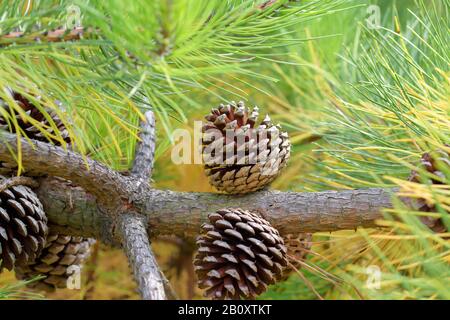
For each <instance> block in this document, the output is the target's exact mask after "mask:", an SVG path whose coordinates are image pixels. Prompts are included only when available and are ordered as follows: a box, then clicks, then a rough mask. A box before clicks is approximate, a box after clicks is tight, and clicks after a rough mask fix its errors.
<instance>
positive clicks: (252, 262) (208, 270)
mask: <svg viewBox="0 0 450 320" xmlns="http://www.w3.org/2000/svg"><path fill="white" fill-rule="evenodd" d="M208 219H209V221H210V224H204V225H203V226H202V234H201V235H200V236H199V237H198V239H197V245H198V247H199V248H198V252H197V254H196V257H195V260H194V265H195V271H196V273H197V276H198V279H199V287H200V288H202V289H207V290H206V292H205V296H207V297H210V298H213V299H236V300H237V299H240V298H241V297H242V298H254V297H256V296H257V295H259V294H261V293H263V292H264V291H265V290H266V289H267V285H269V284H273V283H275V282H276V281H277V280H279V279H280V277H281V276H282V273H283V270H284V268H285V267H286V265H287V259H286V247H285V246H284V243H283V239H282V238H281V236H280V234H279V233H278V231H277V230H276V229H275V228H273V227H272V226H271V225H270V223H269V222H268V221H266V220H265V219H263V218H261V217H259V216H258V215H257V214H255V213H252V212H249V211H244V210H241V209H224V210H218V211H217V212H216V213H211V214H210V215H209V216H208Z"/></svg>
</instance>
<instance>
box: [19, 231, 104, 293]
mask: <svg viewBox="0 0 450 320" xmlns="http://www.w3.org/2000/svg"><path fill="white" fill-rule="evenodd" d="M94 242H95V241H94V240H92V239H84V238H81V237H73V236H65V235H60V234H50V235H49V236H48V238H47V244H46V245H45V248H44V250H43V251H42V253H41V255H40V256H39V257H38V258H37V259H36V260H35V261H34V263H31V264H29V265H26V266H19V267H16V269H15V271H16V277H17V278H18V279H20V280H29V279H32V278H34V277H36V276H45V278H44V279H40V280H39V281H34V282H32V283H30V284H29V285H28V286H29V287H32V288H36V289H38V290H45V291H53V290H54V289H56V288H67V279H68V278H69V277H70V275H71V274H72V272H73V271H72V270H71V268H70V267H71V266H79V267H81V265H82V264H83V263H84V262H85V261H86V259H87V258H88V257H89V254H90V246H91V245H92V244H93V243H94Z"/></svg>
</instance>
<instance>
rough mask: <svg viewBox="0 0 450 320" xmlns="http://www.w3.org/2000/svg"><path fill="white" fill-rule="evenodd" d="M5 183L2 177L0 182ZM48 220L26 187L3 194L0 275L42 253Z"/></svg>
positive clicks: (40, 205) (0, 222) (37, 201)
mask: <svg viewBox="0 0 450 320" xmlns="http://www.w3.org/2000/svg"><path fill="white" fill-rule="evenodd" d="M4 180H5V179H4V178H3V177H1V176H0V182H2V181H4ZM47 233H48V227H47V217H46V216H45V213H44V210H43V208H42V204H41V202H40V201H39V199H38V198H37V196H36V194H35V193H34V192H33V191H32V190H31V189H30V188H29V187H26V186H21V185H17V186H13V187H10V188H8V189H5V190H3V191H0V260H1V261H0V272H1V271H2V269H3V268H6V269H8V270H12V269H13V268H14V266H17V265H26V264H27V263H29V262H31V261H33V260H34V259H35V258H36V257H37V256H38V255H39V254H40V253H41V251H42V249H43V247H44V244H45V238H46V236H47Z"/></svg>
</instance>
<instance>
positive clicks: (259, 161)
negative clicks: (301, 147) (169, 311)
mask: <svg viewBox="0 0 450 320" xmlns="http://www.w3.org/2000/svg"><path fill="white" fill-rule="evenodd" d="M258 116H259V110H258V108H257V107H255V108H253V110H252V111H250V110H249V109H248V108H247V107H246V106H245V105H244V103H243V102H239V103H235V102H231V103H230V104H227V105H223V104H222V105H220V106H219V107H218V108H217V109H212V110H211V113H210V114H208V115H207V116H206V117H205V119H206V120H207V122H206V123H205V124H204V125H203V128H202V129H203V140H202V144H203V152H202V155H203V160H204V162H205V173H206V175H207V176H208V177H209V182H210V183H211V185H213V186H214V187H215V188H216V189H217V190H218V191H223V192H226V193H230V194H244V193H249V192H254V191H258V190H261V189H263V188H265V187H266V186H267V185H268V184H270V183H271V182H272V181H273V180H274V179H275V178H276V177H277V176H278V175H279V174H280V172H281V170H282V169H283V168H284V167H285V166H286V164H287V161H288V159H289V156H290V151H291V145H290V142H289V137H288V134H287V133H286V132H283V131H281V127H280V126H279V125H274V124H273V123H272V121H271V119H270V117H269V116H266V117H265V118H264V119H263V120H262V121H261V122H260V123H258ZM208 219H209V223H206V224H204V225H203V226H202V232H201V234H200V236H199V237H198V239H197V246H198V252H197V254H196V257H195V260H194V265H195V271H196V274H197V277H198V280H199V287H200V288H202V289H205V296H206V297H209V298H212V299H241V298H244V299H253V298H255V297H256V296H258V295H260V294H261V293H263V292H264V291H266V289H267V286H268V285H270V284H273V283H275V282H277V281H283V280H285V279H287V277H288V276H289V275H290V274H291V273H292V272H293V271H294V270H296V269H298V268H299V267H300V264H301V261H302V260H304V259H305V257H306V254H307V252H308V251H309V250H310V248H311V234H300V235H297V236H292V235H284V236H281V235H280V234H279V232H278V231H277V230H276V229H275V228H274V227H272V226H271V225H270V223H269V222H268V221H267V220H265V219H264V218H263V217H261V216H260V215H259V214H257V213H256V212H250V211H244V210H241V209H239V208H227V209H222V210H218V211H217V212H213V213H211V214H210V215H209V216H208Z"/></svg>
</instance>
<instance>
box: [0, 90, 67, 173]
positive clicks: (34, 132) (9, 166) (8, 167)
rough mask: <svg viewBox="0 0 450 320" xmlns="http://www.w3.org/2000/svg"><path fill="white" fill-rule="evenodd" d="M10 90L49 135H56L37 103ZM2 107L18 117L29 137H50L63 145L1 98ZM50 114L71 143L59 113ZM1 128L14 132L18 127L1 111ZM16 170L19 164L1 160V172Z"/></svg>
mask: <svg viewBox="0 0 450 320" xmlns="http://www.w3.org/2000/svg"><path fill="white" fill-rule="evenodd" d="M8 92H10V94H11V97H12V99H14V100H15V101H16V103H17V104H18V105H19V106H20V107H21V108H22V109H23V111H24V112H25V113H26V114H27V115H29V116H30V117H31V118H33V119H34V120H36V121H37V122H39V123H40V125H41V127H43V128H45V129H46V131H47V133H48V134H49V135H51V136H56V133H55V130H54V127H53V126H52V125H51V123H50V121H49V120H48V119H47V118H46V117H45V116H44V115H43V114H42V113H41V111H39V109H38V108H37V107H36V106H35V105H33V103H32V102H31V101H29V100H28V99H27V98H25V97H24V96H23V95H21V94H19V93H17V92H11V90H9V89H8ZM37 99H38V100H39V97H37ZM56 103H57V104H58V105H60V107H61V108H63V107H62V106H61V103H60V102H59V101H56ZM0 108H3V109H4V111H5V112H6V113H9V114H10V116H11V117H14V118H15V119H16V121H17V125H18V127H19V128H20V129H21V130H23V131H24V132H25V133H26V134H27V136H28V138H30V139H33V140H38V141H42V142H49V139H50V142H52V143H53V144H55V145H57V146H59V145H61V143H60V141H59V140H57V139H53V138H51V137H50V138H49V139H48V138H47V137H46V136H44V135H43V134H42V131H40V130H39V129H38V128H36V126H35V125H34V124H32V123H30V122H27V121H25V120H24V119H22V117H21V115H20V114H19V113H18V112H17V111H16V110H15V109H13V108H11V107H10V106H9V105H7V104H6V102H5V101H3V100H1V99H0ZM48 114H49V116H50V117H51V119H52V120H53V122H54V126H55V127H56V128H57V129H58V133H59V135H61V137H62V138H63V140H64V141H65V142H66V143H70V142H71V141H70V136H69V132H68V131H67V128H66V127H65V125H64V123H63V122H62V121H61V119H60V118H59V117H58V115H57V114H56V113H55V112H54V111H49V113H48ZM0 130H6V131H10V132H12V133H16V130H17V127H16V126H15V125H12V123H11V119H9V118H7V117H4V116H3V115H2V113H0ZM16 170H17V165H16V164H15V163H5V162H1V161H0V174H3V175H10V174H13V173H14V172H15V171H16Z"/></svg>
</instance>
